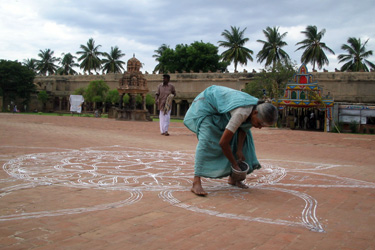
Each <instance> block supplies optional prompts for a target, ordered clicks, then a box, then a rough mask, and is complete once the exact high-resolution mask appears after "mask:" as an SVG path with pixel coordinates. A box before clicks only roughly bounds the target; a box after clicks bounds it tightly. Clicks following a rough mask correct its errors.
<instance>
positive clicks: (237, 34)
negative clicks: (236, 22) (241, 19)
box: [219, 26, 254, 72]
mask: <svg viewBox="0 0 375 250" xmlns="http://www.w3.org/2000/svg"><path fill="white" fill-rule="evenodd" d="M230 28H231V31H228V30H224V32H223V33H221V35H222V36H223V37H224V39H225V40H224V41H219V46H221V47H224V48H228V49H227V50H225V51H224V52H223V53H221V58H222V60H223V61H226V62H234V71H235V72H237V65H238V63H240V64H242V65H247V60H250V61H253V58H252V56H251V55H252V54H253V53H254V52H253V51H252V50H250V49H248V48H246V47H244V45H245V43H246V42H248V41H249V40H250V39H249V38H247V37H244V33H245V30H246V28H245V29H243V30H242V31H240V28H237V27H233V26H231V27H230Z"/></svg>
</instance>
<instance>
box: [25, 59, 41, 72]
mask: <svg viewBox="0 0 375 250" xmlns="http://www.w3.org/2000/svg"><path fill="white" fill-rule="evenodd" d="M37 64H38V60H36V59H34V58H31V59H25V60H23V65H24V66H26V67H27V68H28V69H30V70H32V71H33V72H34V73H37V71H38V65H37Z"/></svg>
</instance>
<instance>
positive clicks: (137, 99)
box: [135, 94, 142, 104]
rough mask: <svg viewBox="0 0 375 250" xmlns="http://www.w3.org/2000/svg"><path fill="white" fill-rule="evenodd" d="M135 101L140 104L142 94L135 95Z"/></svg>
mask: <svg viewBox="0 0 375 250" xmlns="http://www.w3.org/2000/svg"><path fill="white" fill-rule="evenodd" d="M135 103H136V104H141V103H142V96H141V95H140V94H138V95H136V96H135Z"/></svg>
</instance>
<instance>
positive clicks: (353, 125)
mask: <svg viewBox="0 0 375 250" xmlns="http://www.w3.org/2000/svg"><path fill="white" fill-rule="evenodd" d="M349 128H350V131H351V132H352V133H358V123H356V122H351V123H350V124H349Z"/></svg>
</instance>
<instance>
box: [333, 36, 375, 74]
mask: <svg viewBox="0 0 375 250" xmlns="http://www.w3.org/2000/svg"><path fill="white" fill-rule="evenodd" d="M347 42H348V44H343V45H342V46H341V49H342V50H345V51H347V52H348V54H341V55H339V56H338V57H337V58H338V59H339V63H345V64H344V65H343V66H342V67H341V71H346V70H351V71H362V70H363V71H366V72H368V71H369V69H368V68H367V65H369V66H371V67H372V68H373V69H375V64H374V63H372V62H370V61H368V60H366V58H368V57H369V56H372V50H366V44H367V42H368V39H367V40H366V42H364V43H362V42H361V38H358V39H357V38H355V37H349V38H348V41H347Z"/></svg>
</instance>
